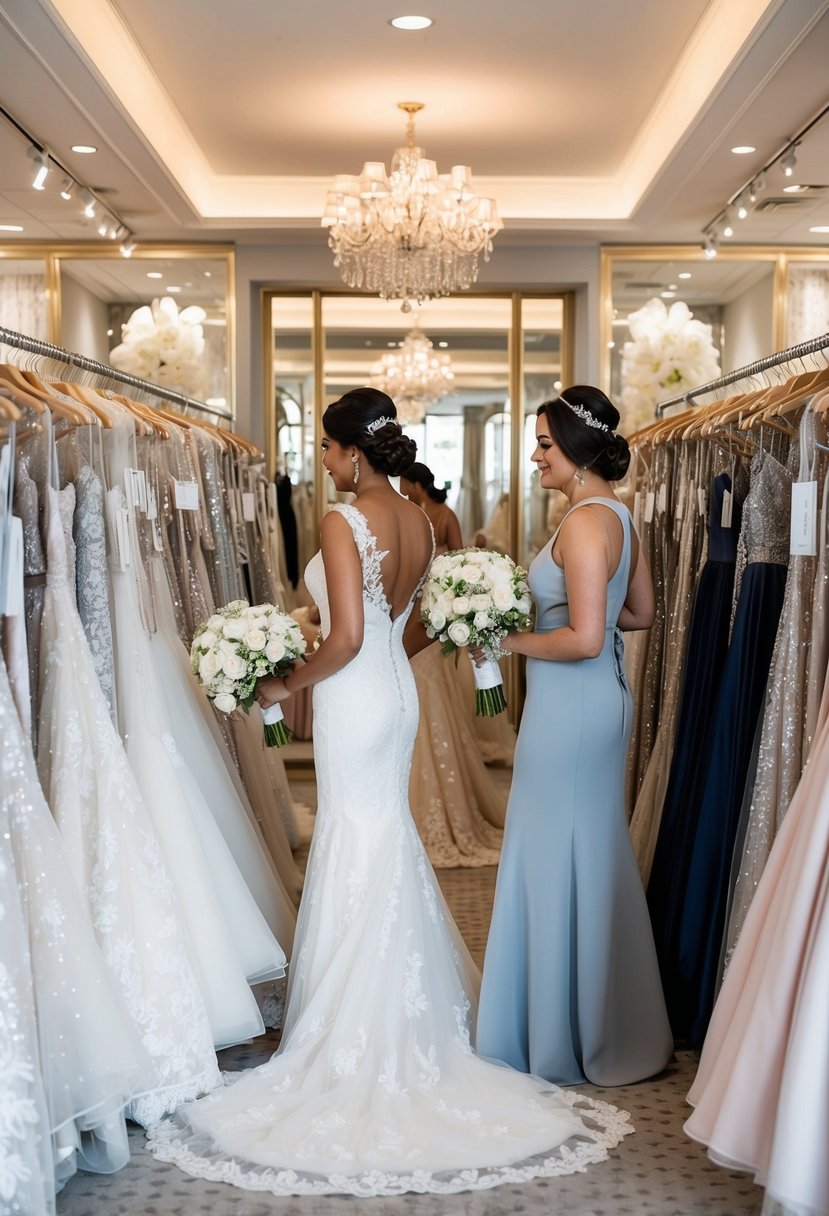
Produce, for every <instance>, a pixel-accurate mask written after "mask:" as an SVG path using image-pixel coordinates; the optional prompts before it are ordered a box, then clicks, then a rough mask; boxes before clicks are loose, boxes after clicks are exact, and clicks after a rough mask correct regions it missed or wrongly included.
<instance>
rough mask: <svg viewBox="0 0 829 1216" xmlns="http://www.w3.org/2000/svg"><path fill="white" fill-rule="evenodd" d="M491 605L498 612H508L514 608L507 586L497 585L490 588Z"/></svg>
mask: <svg viewBox="0 0 829 1216" xmlns="http://www.w3.org/2000/svg"><path fill="white" fill-rule="evenodd" d="M492 603H493V604H494V605H495V607H496V608H497V609H498V611H499V612H509V610H510V609H511V608H513V607H514V606H515V598H514V596H513V594H512V589H511V588H510V586H509V585H508V584H506V583H498V584H497V585H496V586H495V587H493V588H492Z"/></svg>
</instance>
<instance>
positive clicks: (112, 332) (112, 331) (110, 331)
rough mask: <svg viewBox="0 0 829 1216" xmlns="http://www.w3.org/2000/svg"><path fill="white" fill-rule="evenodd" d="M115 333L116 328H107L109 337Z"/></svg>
mask: <svg viewBox="0 0 829 1216" xmlns="http://www.w3.org/2000/svg"><path fill="white" fill-rule="evenodd" d="M114 333H115V330H114V329H108V330H107V337H108V338H111V337H112V335H113V334H114Z"/></svg>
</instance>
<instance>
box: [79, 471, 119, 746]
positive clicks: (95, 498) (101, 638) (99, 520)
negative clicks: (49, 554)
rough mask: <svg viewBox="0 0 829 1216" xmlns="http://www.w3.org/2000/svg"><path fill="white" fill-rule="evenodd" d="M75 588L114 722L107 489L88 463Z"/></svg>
mask: <svg viewBox="0 0 829 1216" xmlns="http://www.w3.org/2000/svg"><path fill="white" fill-rule="evenodd" d="M73 537H74V543H75V589H76V595H77V601H78V613H79V614H80V618H81V622H82V624H83V628H84V633H85V634H86V640H87V641H88V642H89V649H90V651H91V652H92V660H93V662H94V664H95V673H96V675H97V676H98V682H99V684H100V685H101V689H102V691H103V693H104V696H105V697H106V699H107V702H108V704H109V710H110V715H111V717H112V720H113V722H115V721H117V715H116V709H115V675H114V670H113V656H112V622H111V619H110V608H109V577H108V573H107V554H106V533H105V526H104V491H103V486H102V485H101V481H100V478H99V477H98V475H97V473H96V472H95V471H94V469H92V468H91V466H90V465H85V466H84V467H83V468H82V469H81V470H80V472H79V473H78V475H77V477H76V478H75V516H74V521H73Z"/></svg>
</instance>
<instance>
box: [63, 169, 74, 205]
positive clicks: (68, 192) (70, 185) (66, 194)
mask: <svg viewBox="0 0 829 1216" xmlns="http://www.w3.org/2000/svg"><path fill="white" fill-rule="evenodd" d="M74 192H75V183H74V181H73V180H72V178H71V177H69V176H68V175H67V176H66V177H65V178H64V179H63V181H62V182H61V187H60V196H61V198H64V199H66V201H67V203H68V202H69V200H70V198H71V197H72V195H73V194H74Z"/></svg>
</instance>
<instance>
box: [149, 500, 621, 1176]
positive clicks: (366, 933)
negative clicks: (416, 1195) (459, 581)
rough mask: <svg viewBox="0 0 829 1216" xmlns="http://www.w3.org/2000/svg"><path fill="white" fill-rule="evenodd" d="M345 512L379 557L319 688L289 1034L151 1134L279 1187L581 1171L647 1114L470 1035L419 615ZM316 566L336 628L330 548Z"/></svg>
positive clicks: (365, 557) (186, 1162) (157, 1148)
mask: <svg viewBox="0 0 829 1216" xmlns="http://www.w3.org/2000/svg"><path fill="white" fill-rule="evenodd" d="M338 509H339V510H341V511H342V512H343V514H344V515H345V516H346V518H347V519H348V521H349V523H350V524H351V526H352V529H353V530H354V533H355V538H356V540H357V544H358V548H359V550H360V554H361V557H362V561H363V569H364V584H365V592H364V609H365V631H364V641H363V646H362V649H361V651H360V653H359V655H358V656H357V658H356V659H354V660H353V661H352V662H351V663H349V664H348V665H347V666H346V667H345V668H343V669H342V670H340V671H339V672H337V674H336V675H334V676H332V677H331V678H329V679H327V680H325V681H324V682H323V683H321V684H319V685H318V686H317V687H316V688H315V690H314V720H315V743H316V753H315V754H316V763H317V779H318V788H319V808H318V812H317V823H316V828H315V835H314V841H313V845H312V850H311V855H310V858H309V864H308V875H307V880H306V888H305V892H304V894H303V900H302V905H301V908H300V915H299V921H298V924H297V936H296V944H295V953H294V959H293V963H292V968H291V978H290V990H289V998H288V1009H287V1013H286V1023H285V1031H284V1036H283V1041H282V1044H281V1046H280V1048H279V1051H278V1052H277V1053H276V1055H275V1056H273V1057H272V1059H271V1060H270V1061H269V1062H268V1063H267V1064H265V1065H263V1066H262V1067H261V1068H258V1069H255V1070H253V1071H251V1072H249V1073H246V1074H243V1075H242V1076H241V1078H240V1079H239V1080H238V1081H236V1083H235V1084H233V1085H231V1086H229V1088H227V1089H226V1090H224V1091H223V1092H221V1093H218V1094H216V1095H215V1096H211V1097H209V1098H207V1099H205V1100H204V1101H202V1102H198V1103H194V1104H190V1105H188V1106H185V1107H183V1108H182V1110H181V1111H179V1112H178V1114H177V1116H176V1118H175V1120H165V1121H164V1122H162V1123H160V1124H158V1125H156V1127H154V1128H152V1129H151V1131H150V1134H149V1144H150V1149H151V1151H152V1152H153V1153H154V1155H155V1156H157V1157H160V1158H161V1159H163V1160H169V1161H174V1162H176V1163H177V1164H178V1165H179V1166H181V1168H183V1169H184V1170H186V1171H187V1172H188V1173H191V1174H194V1175H197V1176H200V1177H205V1178H211V1179H216V1180H220V1181H226V1182H230V1183H233V1184H234V1185H236V1186H239V1187H243V1188H246V1189H249V1190H257V1191H270V1192H272V1193H273V1194H277V1195H288V1194H296V1195H310V1194H313V1195H322V1194H339V1193H345V1194H353V1195H365V1196H368V1195H394V1194H400V1193H402V1192H404V1191H423V1192H435V1193H447V1194H448V1193H451V1192H454V1191H462V1190H474V1189H482V1188H486V1187H490V1186H495V1185H496V1184H498V1183H500V1182H506V1181H515V1182H518V1181H522V1180H524V1179H526V1178H531V1177H536V1176H540V1175H553V1174H560V1173H570V1172H573V1171H575V1170H580V1169H583V1168H584V1167H585V1166H586V1165H587V1164H590V1163H591V1162H595V1161H600V1160H602V1159H603V1158H604V1157H605V1156H606V1154H607V1149H608V1148H609V1147H611V1146H613V1145H615V1144H617V1143H618V1142H619V1140H620V1139H621V1138H622V1137H623V1136H624V1135H625V1134H626V1133H627V1132H628V1131H630V1130H631V1129H630V1126H629V1123H628V1120H627V1115H626V1114H624V1112H620V1111H617V1110H615V1109H614V1108H612V1107H608V1106H606V1105H604V1104H601V1103H591V1102H589V1101H588V1100H587V1099H583V1098H579V1097H576V1096H565V1095H563V1094H562V1093H561V1091H560V1090H558V1089H557V1088H556V1087H555V1086H552V1085H549V1084H547V1083H546V1082H543V1081H540V1080H538V1079H537V1078H532V1077H527V1076H525V1075H523V1074H521V1073H516V1072H512V1071H511V1070H509V1069H506V1068H504V1067H503V1066H500V1065H496V1064H493V1063H491V1062H488V1061H486V1060H483V1059H481V1058H480V1057H478V1056H476V1055H474V1054H473V1052H472V1050H471V1047H470V1041H469V1029H470V1024H471V1018H472V1015H473V1009H472V1006H473V1002H474V1000H475V990H476V988H477V974H476V972H475V969H474V967H473V965H472V963H471V961H470V959H469V956H468V954H467V952H466V950H465V948H464V946H463V944H462V942H461V939H460V936H459V934H458V932H457V929H456V928H455V926H454V924H453V922H452V920H451V917H450V915H449V913H448V911H447V909H446V907H445V905H444V903H443V900H442V898H441V895H440V891H439V888H438V886H437V882H436V880H435V876H434V874H433V872H432V869H431V867H430V865H429V862H428V859H427V857H426V853H425V850H424V848H423V846H422V844H421V842H420V839H419V837H418V835H417V830H416V828H415V826H414V823H413V821H412V818H411V815H410V813H409V809H408V801H407V784H408V775H409V764H410V759H411V752H412V746H413V743H414V735H415V731H416V728H417V699H416V694H415V688H414V681H413V678H412V674H411V668H410V666H409V664H408V662H407V660H406V657H405V653H404V651H403V645H402V633H403V628H404V625H405V620H406V617H407V616H408V612H406V613H404V614H403V615H402V616H401V617H399V618H398V619H397V620H395V621H394V622H392V621H391V619H390V610H389V606H388V603H387V602H386V599H385V595H384V593H383V589H382V583H381V581H380V569H381V567H380V562H381V558H382V555H380V554H378V553H377V552H376V544H375V542H374V539H373V537H372V536H371V534H370V533H369V532H368V530H367V528H366V526H365V522H364V520H363V517H362V515H361V514H360V512H359V511H357V510H356V509H355V508H338ZM306 578H307V581H308V586H309V589H310V590H311V592H312V594H313V595H314V597H315V599H316V600H317V602H318V603H319V604H320V610H321V615H322V624H323V633H325V632H327V629H328V625H329V620H328V612H327V600H326V589H325V580H324V569H323V566H322V561H321V558H320V557H319V556H317V557H316V558H315V559H314V560H313V561H312V562H311V564H310V565H309V567H308V570H307V571H306ZM358 707H359V710H360V712H359V713H357V712H356V710H357V708H358ZM582 1112H583V1113H582Z"/></svg>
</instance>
